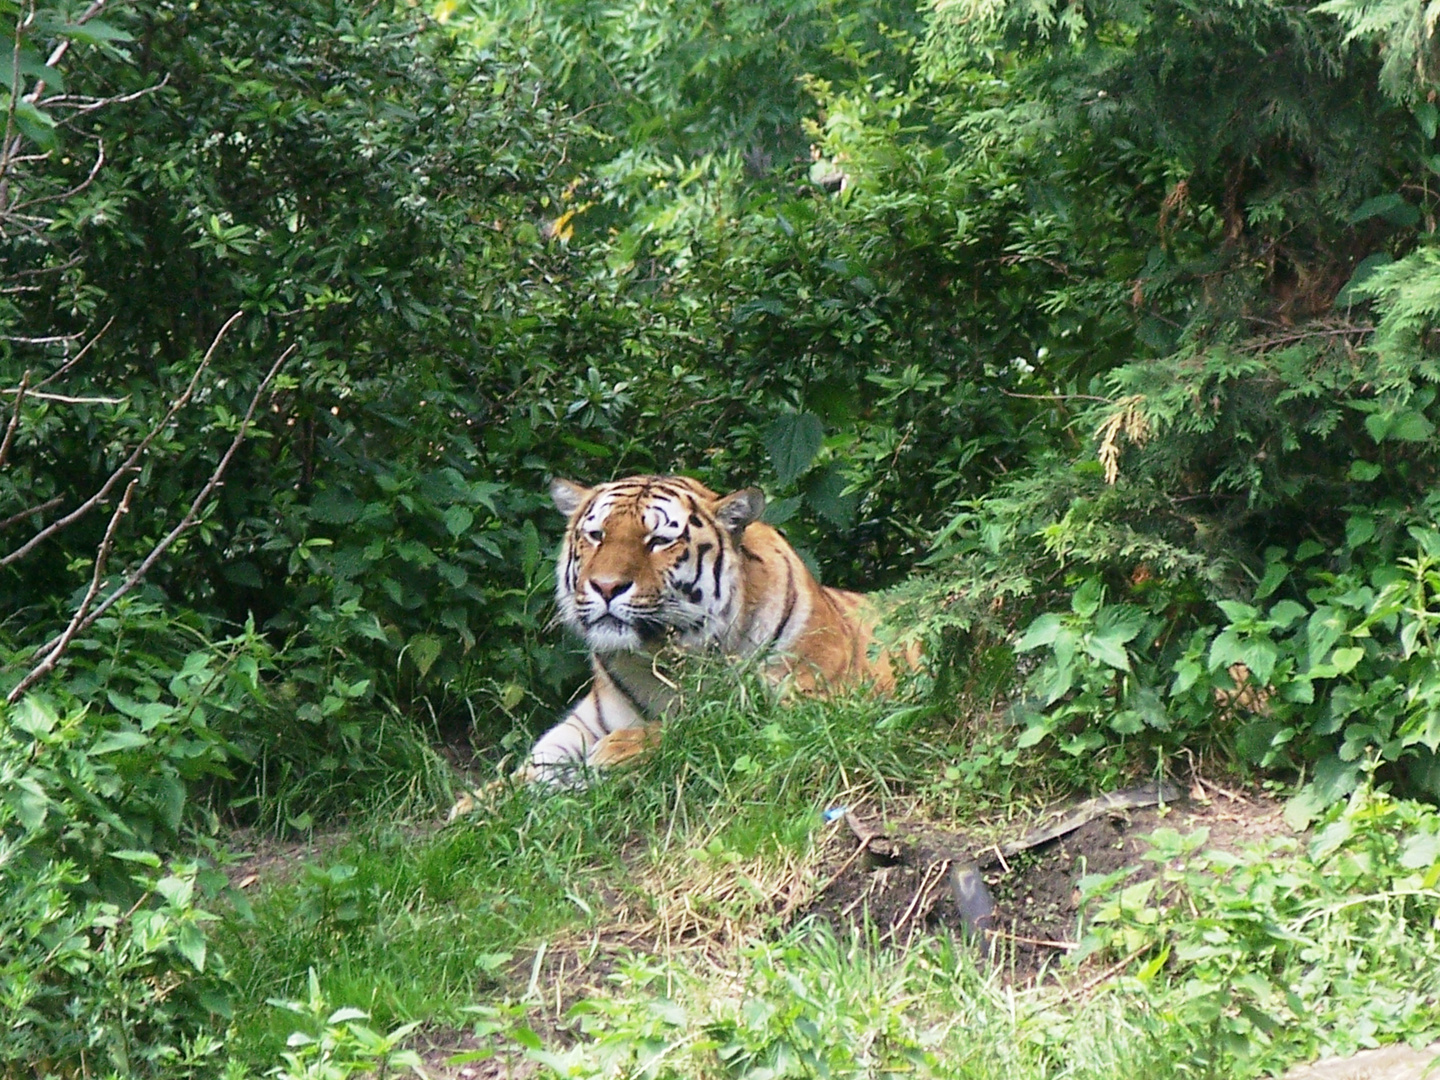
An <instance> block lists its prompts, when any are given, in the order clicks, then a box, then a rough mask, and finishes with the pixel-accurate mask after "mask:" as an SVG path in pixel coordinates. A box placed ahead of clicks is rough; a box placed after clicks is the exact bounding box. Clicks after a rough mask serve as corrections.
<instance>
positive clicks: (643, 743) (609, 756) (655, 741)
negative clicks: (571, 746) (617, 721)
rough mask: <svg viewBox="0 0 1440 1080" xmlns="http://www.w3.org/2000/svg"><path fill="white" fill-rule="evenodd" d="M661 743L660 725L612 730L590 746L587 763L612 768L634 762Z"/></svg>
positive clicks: (586, 758)
mask: <svg viewBox="0 0 1440 1080" xmlns="http://www.w3.org/2000/svg"><path fill="white" fill-rule="evenodd" d="M659 745H660V725H659V724H646V725H645V726H644V727H631V728H621V729H620V730H619V731H612V732H610V734H609V735H606V736H605V737H604V738H603V739H601V740H600V741H599V742H597V743H596V744H595V745H594V746H592V747H591V748H590V753H589V754H587V755H586V757H585V764H586V765H587V766H589V767H590V768H592V769H610V768H614V767H615V766H617V765H624V764H634V763H635V762H636V761H638V760H639V759H640V758H641V757H643V756H645V755H646V754H648V753H649V752H650V751H651V750H654V749H655V747H657V746H659Z"/></svg>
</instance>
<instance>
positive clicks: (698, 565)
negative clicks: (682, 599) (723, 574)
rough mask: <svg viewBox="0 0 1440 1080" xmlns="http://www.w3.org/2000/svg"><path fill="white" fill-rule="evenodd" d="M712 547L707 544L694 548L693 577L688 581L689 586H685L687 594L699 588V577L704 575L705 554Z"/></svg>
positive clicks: (712, 545)
mask: <svg viewBox="0 0 1440 1080" xmlns="http://www.w3.org/2000/svg"><path fill="white" fill-rule="evenodd" d="M714 546H715V545H714V544H708V543H707V544H697V545H696V546H695V576H694V577H693V578H691V579H690V584H689V585H687V586H685V591H686V592H687V593H692V592H694V591H695V590H696V589H698V588H699V587H700V575H701V574H703V573H705V552H707V551H709V550H710V549H711V548H712V547H714Z"/></svg>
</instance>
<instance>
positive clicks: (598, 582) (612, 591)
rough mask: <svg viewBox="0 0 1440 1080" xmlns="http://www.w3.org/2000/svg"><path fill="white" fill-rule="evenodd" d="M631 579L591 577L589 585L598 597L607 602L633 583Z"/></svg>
mask: <svg viewBox="0 0 1440 1080" xmlns="http://www.w3.org/2000/svg"><path fill="white" fill-rule="evenodd" d="M634 584H635V583H634V582H633V581H622V580H621V579H619V578H591V579H590V587H591V588H592V589H594V590H595V591H596V592H597V593H599V594H600V599H602V600H604V601H605V602H606V603H607V604H608V603H610V601H612V600H614V599H615V598H616V597H617V596H619V595H620V594H621V593H623V592H624V591H625V590H626V589H628V588H630V586H631V585H634Z"/></svg>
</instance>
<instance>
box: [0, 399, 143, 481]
mask: <svg viewBox="0 0 1440 1080" xmlns="http://www.w3.org/2000/svg"><path fill="white" fill-rule="evenodd" d="M17 393H20V391H18V390H11V389H8V388H7V389H3V390H0V394H17ZM29 396H30V397H32V398H39V399H40V400H41V401H59V402H61V403H63V404H65V405H119V404H120V403H121V402H122V401H129V400H130V395H128V394H127V395H125V396H124V397H71V396H70V395H69V394H42V393H40V391H38V390H31V391H30V394H29ZM3 463H4V462H3V459H0V464H3Z"/></svg>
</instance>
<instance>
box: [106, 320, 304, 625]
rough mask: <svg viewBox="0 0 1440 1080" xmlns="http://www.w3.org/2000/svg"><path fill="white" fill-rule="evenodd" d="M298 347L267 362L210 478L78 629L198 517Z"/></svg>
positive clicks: (131, 584) (137, 580)
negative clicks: (268, 366)
mask: <svg viewBox="0 0 1440 1080" xmlns="http://www.w3.org/2000/svg"><path fill="white" fill-rule="evenodd" d="M298 347H299V346H297V345H291V346H290V347H289V348H288V349H286V350H285V351H284V352H283V353H281V354H280V358H279V359H278V360H276V361H275V363H273V364H271V365H270V370H269V372H268V373H267V374H266V375H265V378H264V379H263V380H262V381H261V383H260V385H259V386H258V387H256V388H255V395H254V396H253V397H252V398H251V399H250V407H249V408H248V409H246V410H245V418H244V419H243V420H241V421H240V430H239V431H237V432H236V433H235V438H234V439H232V440H231V441H230V448H229V449H228V450H226V451H225V454H224V456H223V457H221V459H220V463H219V464H218V465H216V466H215V471H214V472H212V473H211V474H210V479H209V480H207V481H206V482H205V486H204V487H203V488H201V489H200V493H199V494H198V495H196V496H195V498H194V500H193V501H192V502H191V503H190V509H189V510H187V511H185V516H184V517H183V518H181V519H180V524H178V525H176V526H175V527H174V528H173V529H171V530H170V531H169V532H168V533H166V534H165V535H164V536H163V537H161V539H160V540H159V541H158V542H157V543H156V544H155V546H154V547H153V548H151V549H150V554H148V555H146V556H145V558H144V559H143V560H142V561H141V563H140V565H139V566H137V567H136V568H135V569H134V570H132V571H131V572H130V574H129V575H128V576H127V577H126V578H125V580H124V582H122V583H121V584H120V586H119V587H117V588H116V589H115V591H114V592H112V593H111V594H110V595H109V596H107V597H105V599H104V600H102V601H101V602H100V603H99V604H98V605H96V607H95V610H94V611H92V612H91V613H90V614H89V615H88V616H86V618H85V621H84V622H83V623H81V625H80V629H81V630H85V629H88V628H89V627H90V626H91V625H92V624H93V623H94V622H95V620H96V619H98V618H100V616H101V615H103V614H105V612H107V611H108V610H110V608H111V607H112V606H113V605H114V604H115V602H116V601H117V600H119V599H120V598H121V597H122V596H124V595H125V594H126V593H128V592H129V591H130V590H131V589H133V588H135V586H136V585H138V584H140V582H141V580H143V579H144V577H145V575H146V574H147V573H149V571H150V568H151V567H152V566H154V565H155V562H156V560H158V559H159V558H160V556H161V555H164V554H165V552H166V551H168V550H169V548H170V545H171V544H173V543H174V542H175V541H176V540H177V539H179V537H180V534H181V533H183V532H184V531H185V530H186V529H188V528H190V527H191V526H192V525H194V524H195V522H196V521H198V520H199V517H200V510H201V508H202V507H203V506H204V505H205V503H206V502H207V501H208V500H209V498H210V496H211V494H212V493H213V492H214V491H215V489H216V488H217V487H219V486H220V480H221V478H222V477H224V475H225V470H226V468H227V467H229V465H230V459H231V458H232V457H234V456H235V451H236V450H238V449H240V444H241V443H242V442H244V441H245V436H246V434H247V433H248V431H249V429H250V421H251V419H252V418H253V417H254V415H255V409H256V406H258V405H259V404H260V398H261V397H262V396H263V395H264V393H265V391H266V389H268V388H269V386H270V382H271V380H273V379H274V378H275V376H276V374H277V373H278V372H279V371H280V367H281V365H282V364H284V363H285V361H286V360H288V359H290V357H291V356H292V355H293V354H294V352H295V350H296V349H297V348H298Z"/></svg>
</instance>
